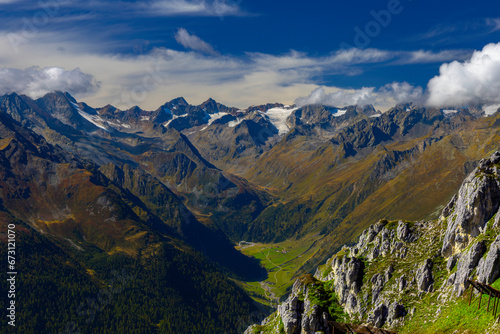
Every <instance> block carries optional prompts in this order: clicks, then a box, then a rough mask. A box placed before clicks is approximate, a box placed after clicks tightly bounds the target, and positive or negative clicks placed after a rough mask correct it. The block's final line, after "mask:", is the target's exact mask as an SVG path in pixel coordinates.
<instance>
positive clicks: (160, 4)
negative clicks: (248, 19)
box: [145, 0, 243, 17]
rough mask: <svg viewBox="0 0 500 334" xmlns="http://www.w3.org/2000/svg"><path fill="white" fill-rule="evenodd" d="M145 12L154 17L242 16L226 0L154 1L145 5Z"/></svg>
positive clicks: (237, 7)
mask: <svg viewBox="0 0 500 334" xmlns="http://www.w3.org/2000/svg"><path fill="white" fill-rule="evenodd" d="M145 5H146V6H147V11H148V12H149V13H150V14H151V15H156V16H180V15H189V16H220V17H223V16H234V15H243V12H242V11H241V9H240V7H239V6H238V5H236V4H232V3H229V2H228V1H227V0H213V1H210V0H208V1H207V0H154V1H153V2H151V3H146V4H145Z"/></svg>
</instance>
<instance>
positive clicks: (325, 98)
mask: <svg viewBox="0 0 500 334" xmlns="http://www.w3.org/2000/svg"><path fill="white" fill-rule="evenodd" d="M423 99H424V93H423V90H422V88H421V87H414V86H412V85H410V84H408V83H407V82H403V83H399V82H394V83H391V84H387V85H385V86H383V87H381V88H378V89H377V88H375V87H363V88H361V89H339V88H335V91H334V92H332V93H329V94H327V93H326V92H325V88H323V87H320V88H317V89H315V90H314V91H312V92H311V94H310V95H309V96H307V97H302V98H298V99H297V100H296V101H295V103H296V104H297V105H300V106H303V105H307V104H323V105H327V106H334V107H346V106H350V105H360V106H364V105H367V104H372V105H374V106H375V107H376V108H380V109H388V108H390V107H392V106H394V105H395V104H397V103H405V102H415V103H422V102H423Z"/></svg>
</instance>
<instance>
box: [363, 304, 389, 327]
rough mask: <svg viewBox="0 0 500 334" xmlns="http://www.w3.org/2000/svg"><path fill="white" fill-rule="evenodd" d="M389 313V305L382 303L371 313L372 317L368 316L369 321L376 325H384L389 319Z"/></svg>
mask: <svg viewBox="0 0 500 334" xmlns="http://www.w3.org/2000/svg"><path fill="white" fill-rule="evenodd" d="M388 314H389V310H388V308H387V306H386V305H384V304H381V305H379V306H378V307H377V308H375V310H373V313H372V314H371V315H370V317H368V321H369V322H370V323H372V324H373V325H374V326H375V327H382V326H383V325H384V324H385V321H386V320H387V316H388Z"/></svg>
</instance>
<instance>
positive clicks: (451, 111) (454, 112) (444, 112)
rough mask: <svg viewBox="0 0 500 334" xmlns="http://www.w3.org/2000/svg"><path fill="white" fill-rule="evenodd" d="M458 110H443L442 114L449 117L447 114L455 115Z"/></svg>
mask: <svg viewBox="0 0 500 334" xmlns="http://www.w3.org/2000/svg"><path fill="white" fill-rule="evenodd" d="M457 112H458V110H455V109H443V114H445V115H449V114H456V113H457Z"/></svg>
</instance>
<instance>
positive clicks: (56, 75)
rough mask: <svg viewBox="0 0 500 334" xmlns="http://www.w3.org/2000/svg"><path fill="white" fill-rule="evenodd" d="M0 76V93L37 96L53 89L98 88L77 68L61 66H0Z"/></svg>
mask: <svg viewBox="0 0 500 334" xmlns="http://www.w3.org/2000/svg"><path fill="white" fill-rule="evenodd" d="M0 78H2V80H0V94H6V93H11V92H17V93H22V94H27V95H29V96H32V97H39V96H42V95H44V94H46V93H48V92H51V91H55V90H61V91H67V92H70V93H71V94H87V93H93V92H95V91H96V90H97V89H98V88H99V83H98V82H97V81H96V80H95V78H94V77H93V76H92V75H90V74H86V73H83V72H82V71H81V70H80V69H79V68H75V69H74V70H71V71H67V70H65V69H64V68H61V67H45V68H39V67H30V68H27V69H24V70H21V69H16V68H0Z"/></svg>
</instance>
